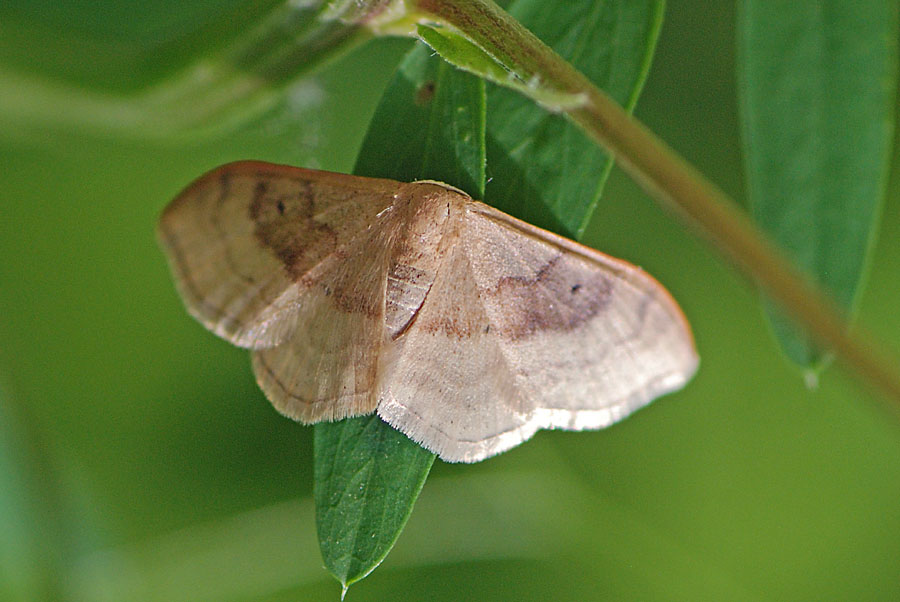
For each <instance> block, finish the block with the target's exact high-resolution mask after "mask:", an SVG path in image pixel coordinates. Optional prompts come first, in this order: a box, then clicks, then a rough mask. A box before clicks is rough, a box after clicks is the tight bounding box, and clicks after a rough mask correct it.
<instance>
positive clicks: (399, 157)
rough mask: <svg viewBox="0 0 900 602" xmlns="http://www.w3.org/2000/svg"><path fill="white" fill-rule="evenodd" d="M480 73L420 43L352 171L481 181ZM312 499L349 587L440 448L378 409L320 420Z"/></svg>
mask: <svg viewBox="0 0 900 602" xmlns="http://www.w3.org/2000/svg"><path fill="white" fill-rule="evenodd" d="M484 117H485V94H484V82H482V81H481V80H480V79H478V78H476V77H473V76H471V75H468V74H466V73H463V72H461V71H457V70H456V69H454V68H452V67H451V66H449V65H447V64H446V63H445V62H444V61H442V60H440V59H439V58H437V57H434V56H431V52H430V51H429V50H428V49H427V48H425V47H424V46H418V47H416V48H414V49H413V50H412V51H411V52H410V53H409V54H408V55H407V57H406V58H405V59H404V61H403V64H402V65H401V66H400V69H399V70H398V73H397V75H396V77H395V78H394V80H393V81H392V82H391V84H390V85H389V86H388V89H387V90H386V91H385V93H384V96H383V97H382V100H381V104H380V106H379V107H378V109H377V111H376V113H375V116H374V118H373V119H372V122H371V124H370V126H369V131H368V133H367V135H366V139H365V141H364V142H363V146H362V150H361V151H360V154H359V157H358V160H357V164H356V168H355V169H354V173H356V174H357V175H365V176H373V177H383V178H393V179H396V180H401V181H411V180H414V179H426V178H427V179H434V180H442V181H444V182H447V183H448V184H452V185H453V186H456V187H458V188H461V189H463V190H465V191H467V192H468V193H470V194H472V195H473V196H476V197H480V196H481V193H482V192H483V190H484V157H485V151H484V149H485V145H484ZM315 428H316V433H315V500H316V524H317V526H318V532H319V547H320V548H321V551H322V557H323V559H324V560H325V566H326V567H327V568H328V570H329V571H330V572H331V573H332V574H333V575H334V576H335V577H337V578H338V580H339V581H340V582H341V583H342V584H343V585H344V587H345V588H346V587H347V586H349V585H350V584H352V583H353V582H355V581H358V580H360V579H362V578H363V577H365V576H366V575H368V574H369V573H370V572H371V571H372V570H373V569H374V568H375V567H377V566H378V564H379V563H381V561H382V560H384V558H385V556H386V555H387V553H388V552H389V551H390V549H391V547H392V546H393V545H394V542H395V541H396V540H397V537H398V536H399V534H400V531H401V530H402V529H403V526H404V525H405V524H406V520H407V518H409V514H410V512H412V507H413V504H414V503H415V501H416V498H417V497H418V495H419V492H420V491H421V488H422V485H423V484H424V483H425V478H426V477H427V476H428V471H429V470H430V468H431V464H432V463H433V462H434V455H433V454H431V453H430V452H428V451H427V450H425V449H424V448H422V447H420V446H419V445H418V444H416V443H415V442H413V441H412V440H410V439H408V438H407V437H406V436H405V435H403V434H402V433H400V432H399V431H396V430H394V429H393V428H391V427H390V426H388V425H387V424H385V423H384V422H382V421H381V420H380V419H379V418H378V417H377V416H366V417H361V418H354V419H350V420H344V421H342V422H337V423H331V424H319V425H316V427H315Z"/></svg>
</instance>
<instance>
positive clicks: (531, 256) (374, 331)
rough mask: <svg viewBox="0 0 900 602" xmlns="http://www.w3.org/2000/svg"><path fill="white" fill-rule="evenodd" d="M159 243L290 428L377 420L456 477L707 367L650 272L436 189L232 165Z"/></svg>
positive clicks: (196, 304) (184, 201)
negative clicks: (242, 353)
mask: <svg viewBox="0 0 900 602" xmlns="http://www.w3.org/2000/svg"><path fill="white" fill-rule="evenodd" d="M159 237H160V240H161V243H162V246H163V248H164V249H165V251H166V253H167V255H168V259H169V263H170V266H171V268H172V271H173V272H174V274H175V281H176V283H177V285H178V290H179V292H180V293H181V296H182V297H183V298H184V301H185V303H186V304H187V308H188V310H189V311H190V312H191V314H193V315H194V316H195V317H196V318H197V319H198V320H200V321H201V322H202V323H203V324H204V325H205V326H206V327H207V328H209V329H210V330H212V331H213V332H214V333H216V334H217V335H219V336H220V337H222V338H225V339H227V340H229V341H231V342H232V343H234V344H235V345H239V346H241V347H247V348H249V349H252V350H253V370H254V372H255V373H256V378H257V381H258V382H259V385H260V387H262V390H263V391H264V392H265V394H266V395H267V396H268V398H269V399H270V400H271V401H272V403H273V404H274V405H275V407H276V408H277V409H278V410H279V411H280V412H281V413H283V414H285V415H286V416H289V417H291V418H294V419H296V420H299V421H301V422H304V423H313V422H319V421H323V420H338V419H341V418H345V417H348V416H357V415H361V414H369V413H371V412H378V415H379V416H380V417H381V418H382V419H384V420H385V421H386V422H388V423H389V424H390V425H392V426H393V427H395V428H397V429H399V430H400V431H402V432H404V433H406V434H407V435H408V436H409V437H411V438H412V439H414V440H415V441H418V442H419V443H421V444H422V445H423V446H424V447H426V448H427V449H429V450H431V451H433V452H435V453H437V454H438V455H439V456H440V457H441V458H442V459H444V460H447V461H451V462H459V461H462V462H476V461H479V460H483V459H485V458H487V457H489V456H492V455H494V454H498V453H500V452H502V451H504V450H507V449H509V448H511V447H514V446H516V445H518V444H519V443H521V442H523V441H525V440H526V439H528V438H530V437H531V436H532V435H534V433H535V432H536V431H537V430H538V429H542V428H544V429H546V428H561V429H571V430H582V429H598V428H603V427H605V426H608V425H610V424H612V423H613V422H616V421H618V420H621V419H622V418H624V417H625V416H627V415H628V414H629V413H631V412H632V411H634V410H636V409H637V408H640V407H641V406H643V405H645V404H647V403H649V402H650V401H651V400H653V399H654V398H655V397H658V396H659V395H662V394H664V393H668V392H671V391H674V390H676V389H679V388H681V387H682V386H683V385H684V384H685V383H686V382H687V381H688V380H689V379H690V378H691V377H692V376H693V374H694V372H695V371H696V368H697V363H698V358H697V354H696V351H695V349H694V342H693V338H692V335H691V331H690V327H689V326H688V324H687V322H686V320H685V318H684V316H683V315H682V313H681V311H680V310H679V308H678V306H677V305H676V303H675V301H674V300H673V299H672V298H671V297H670V296H669V294H668V293H667V292H666V290H665V289H664V288H663V287H662V285H660V284H659V283H658V282H657V281H656V280H654V279H653V278H652V277H650V276H649V275H647V274H646V273H645V272H643V271H642V270H641V269H639V268H637V267H635V266H633V265H631V264H629V263H626V262H624V261H622V260H619V259H614V258H612V257H609V256H607V255H604V254H602V253H599V252H597V251H594V250H593V249H589V248H587V247H584V246H582V245H579V244H577V243H575V242H572V241H570V240H568V239H565V238H562V237H560V236H556V235H554V234H551V233H550V232H546V231H544V230H541V229H539V228H536V227H534V226H530V225H528V224H526V223H524V222H522V221H519V220H517V219H515V218H513V217H510V216H509V215H506V214H505V213H501V212H500V211H497V210H496V209H493V208H491V207H489V206H488V205H485V204H483V203H480V202H478V201H474V200H472V199H471V198H470V197H469V196H468V195H466V194H465V193H463V192H462V191H460V190H457V189H456V188H453V187H452V186H448V185H447V184H442V183H439V182H431V181H422V182H414V183H411V184H404V183H400V182H394V181H391V180H381V179H373V178H363V177H357V176H350V175H343V174H337V173H329V172H324V171H313V170H308V169H302V168H298V167H287V166H282V165H272V164H268V163H260V162H253V161H246V162H238V163H231V164H228V165H224V166H222V167H219V168H217V169H214V170H213V171H211V172H209V173H207V174H206V175H204V176H202V177H201V178H199V179H198V180H197V181H196V182H194V183H193V184H191V185H190V186H188V187H187V189H185V190H184V191H183V192H182V193H181V194H179V195H178V197H177V198H175V200H173V201H172V203H171V204H170V205H169V206H168V207H167V208H166V210H165V211H164V213H163V215H162V218H161V219H160V225H159Z"/></svg>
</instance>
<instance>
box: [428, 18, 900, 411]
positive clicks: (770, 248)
mask: <svg viewBox="0 0 900 602" xmlns="http://www.w3.org/2000/svg"><path fill="white" fill-rule="evenodd" d="M412 4H413V5H414V8H413V10H415V11H417V12H420V13H422V14H424V15H426V16H430V17H431V18H433V19H434V20H435V21H436V22H438V23H441V24H446V25H450V26H452V27H454V28H455V29H457V30H458V31H459V32H460V33H462V34H463V35H465V36H466V37H467V38H469V39H470V40H472V41H473V42H474V43H476V44H477V45H478V46H480V47H481V49H482V50H484V51H485V52H486V53H487V54H488V55H490V56H491V57H492V58H493V59H494V60H496V61H497V62H498V63H500V64H501V65H503V67H505V68H506V69H507V70H508V71H509V72H510V74H511V75H513V76H515V78H516V79H517V80H518V82H519V84H521V83H523V82H524V83H526V84H527V86H526V88H532V89H534V90H535V93H534V95H533V98H535V100H536V101H538V102H541V99H542V98H543V99H546V98H548V97H552V96H553V95H554V94H559V93H562V94H565V95H572V96H580V98H581V99H583V102H580V103H575V104H571V103H568V104H566V105H558V106H550V105H548V104H547V103H546V102H544V104H545V106H547V108H548V109H550V110H554V111H557V112H560V113H562V114H564V115H566V116H567V117H568V118H569V119H570V120H572V121H573V122H574V123H576V124H578V125H579V126H580V127H581V128H583V129H584V131H585V132H586V133H587V134H588V135H589V136H590V137H591V138H593V139H594V140H596V141H597V142H598V143H600V144H601V145H603V146H604V147H605V148H606V149H607V150H608V151H610V152H611V153H612V154H613V155H614V156H615V158H616V159H617V160H618V161H619V162H620V164H621V165H622V167H623V168H624V169H625V170H626V171H627V172H628V173H629V174H630V175H631V176H632V177H633V178H634V179H635V180H636V181H637V182H638V183H639V184H640V185H641V186H643V187H644V188H645V189H646V190H647V192H648V193H650V194H651V195H652V196H653V197H654V198H655V199H657V201H660V202H662V204H663V205H664V206H665V207H667V208H669V209H670V210H673V211H674V212H675V213H676V214H678V215H679V216H680V217H682V218H683V219H685V221H687V222H688V223H689V225H690V226H692V227H693V228H694V229H696V230H697V231H699V232H700V233H701V234H702V235H703V236H705V237H706V238H707V239H708V240H709V241H711V242H712V243H713V245H714V246H715V248H717V249H718V250H719V252H720V253H722V254H723V255H724V256H725V257H726V258H727V259H728V260H729V261H731V262H732V263H733V264H734V265H735V266H736V267H737V268H738V269H739V270H740V271H741V272H742V273H743V274H744V275H745V276H746V277H748V278H749V279H750V280H752V281H753V282H755V283H756V284H757V285H758V286H759V287H761V288H762V289H763V290H764V291H765V292H766V294H767V295H768V296H769V297H770V298H772V299H773V300H775V301H776V302H777V303H779V304H780V305H781V306H782V307H783V308H784V309H785V310H786V311H787V312H788V313H789V314H790V315H791V316H792V317H793V318H794V319H795V320H796V321H797V322H798V323H799V324H801V325H802V326H804V327H805V328H806V329H807V330H808V331H809V332H810V334H811V335H812V336H813V337H814V338H816V339H817V340H818V342H819V343H821V344H822V345H823V346H825V347H827V348H831V349H833V350H834V352H835V354H836V355H837V356H838V357H840V358H842V359H843V360H844V361H845V362H847V363H848V364H849V365H851V366H852V367H853V368H854V369H855V370H856V371H857V372H858V373H859V375H860V376H861V377H862V378H863V379H865V380H866V381H867V382H869V383H871V384H873V385H875V386H876V387H878V388H880V389H881V390H882V391H883V392H885V393H886V394H887V395H888V396H889V397H890V398H891V399H892V400H893V401H894V403H892V404H890V408H889V409H890V410H891V411H892V412H893V413H894V414H895V415H896V416H898V417H900V379H898V375H897V373H896V372H895V371H894V370H893V365H894V363H893V362H890V363H889V362H888V361H886V360H884V359H882V357H881V354H880V353H878V352H876V351H875V349H876V347H875V346H874V345H873V344H872V343H871V342H870V341H869V338H868V337H865V336H863V335H862V334H861V333H860V332H856V334H855V335H851V334H850V332H849V330H848V326H847V322H846V321H845V320H844V319H843V317H842V314H841V312H840V311H839V310H838V309H837V307H836V305H835V304H834V303H833V302H832V301H831V300H830V299H829V298H827V297H826V296H825V295H824V294H822V292H821V291H819V290H818V288H817V287H816V286H815V285H814V284H813V283H812V282H811V281H810V280H809V279H808V278H807V277H806V276H805V275H804V274H803V273H802V272H800V271H799V270H798V269H797V268H796V267H794V266H793V265H792V264H791V263H790V262H789V261H788V260H787V259H785V257H784V256H783V255H782V254H781V253H780V252H779V251H778V250H777V248H776V247H775V246H774V245H773V244H772V243H770V242H769V240H768V238H767V237H766V236H765V235H764V234H763V233H762V232H761V231H760V230H759V229H758V228H757V227H756V226H755V225H754V224H753V223H752V222H751V221H750V219H749V218H748V217H747V216H746V214H745V213H744V212H743V211H741V210H740V209H739V208H738V206H737V205H736V204H735V202H734V201H732V200H731V199H730V198H729V197H728V196H727V195H726V194H725V193H724V192H723V191H722V190H720V189H719V188H718V187H716V186H715V185H713V184H712V183H710V182H708V181H707V180H706V179H705V178H704V177H703V176H702V175H701V174H700V173H699V172H698V171H697V170H696V169H694V168H693V167H691V166H690V165H689V164H688V163H687V162H686V161H684V160H683V159H682V158H681V157H679V156H678V155H677V154H676V153H675V152H674V151H673V150H672V149H670V148H669V147H668V146H667V145H666V144H665V143H664V142H662V141H661V140H660V139H659V138H657V137H656V136H655V135H654V134H652V133H651V132H650V131H649V130H647V128H645V127H644V126H642V125H641V124H640V123H639V122H638V121H637V120H635V119H634V118H632V117H631V116H629V115H628V114H627V113H626V112H625V111H624V110H623V109H622V108H621V107H619V106H618V105H617V104H616V103H615V102H614V101H613V100H612V99H611V98H609V97H608V96H607V95H606V94H604V93H603V92H601V91H600V90H598V89H597V88H596V87H595V86H594V85H593V84H592V83H591V82H590V81H589V80H588V79H587V78H586V77H584V76H583V75H582V74H581V73H579V72H578V71H577V70H576V69H575V68H574V67H572V66H571V65H570V64H569V63H567V62H566V61H565V60H563V59H562V58H561V57H560V56H559V55H557V54H556V53H555V52H554V51H553V50H551V49H550V48H549V47H547V46H546V45H544V44H543V43H542V42H541V41H540V40H539V39H538V38H536V37H535V36H534V35H533V34H531V33H530V32H529V31H528V30H526V29H525V28H524V27H523V26H522V25H521V24H519V23H518V21H516V20H515V19H513V18H512V17H510V16H509V15H508V14H507V13H506V12H504V11H503V10H502V9H500V8H499V7H498V6H497V5H496V4H494V3H493V2H491V1H490V0H412ZM516 89H518V90H520V91H521V90H522V89H523V88H522V86H521V85H518V86H516ZM548 91H549V92H551V93H552V94H550V95H549V96H548V95H547V94H546V92H548ZM540 92H544V94H543V95H542V94H540Z"/></svg>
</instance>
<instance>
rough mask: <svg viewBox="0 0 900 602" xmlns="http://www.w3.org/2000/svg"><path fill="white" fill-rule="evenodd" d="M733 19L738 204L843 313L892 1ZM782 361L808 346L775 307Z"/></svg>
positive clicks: (884, 102) (873, 175)
mask: <svg viewBox="0 0 900 602" xmlns="http://www.w3.org/2000/svg"><path fill="white" fill-rule="evenodd" d="M741 7H742V11H741V15H740V19H739V20H738V25H739V34H740V44H739V50H740V54H739V61H740V63H739V66H740V69H739V73H740V87H739V92H740V98H741V101H742V105H743V115H742V117H743V124H742V125H743V130H744V144H745V149H746V159H747V183H748V187H749V193H750V201H751V203H750V207H751V209H752V212H753V216H754V218H755V219H756V220H757V222H758V223H759V224H760V225H761V226H762V227H763V228H764V229H766V230H767V231H768V232H770V233H771V235H772V236H773V237H774V239H775V240H776V241H777V242H778V243H779V244H780V245H781V246H782V247H783V248H784V249H785V250H786V251H787V252H788V253H789V255H790V256H791V257H792V258H793V259H794V260H795V261H796V262H797V263H798V264H799V265H800V266H801V267H802V268H803V269H804V270H805V271H806V272H807V273H808V274H809V275H811V276H812V277H813V278H814V279H815V280H816V281H817V282H819V283H820V284H821V285H822V286H823V287H824V288H825V289H826V290H827V291H828V292H829V293H831V294H832V295H833V297H834V299H835V300H836V301H837V302H838V303H839V304H840V305H841V306H842V307H844V308H846V309H847V310H848V313H850V310H851V308H852V306H853V302H854V299H856V298H857V297H858V292H859V290H860V285H861V283H862V280H863V273H864V267H865V263H866V257H867V255H868V253H869V250H870V249H871V248H872V246H873V241H874V239H875V237H876V233H877V225H878V223H877V219H878V216H879V213H880V209H881V206H882V204H883V201H884V190H885V186H886V182H887V165H888V158H889V153H890V149H891V139H892V133H893V123H894V119H893V116H894V109H895V105H896V99H895V94H896V86H897V25H898V20H897V13H898V8H897V7H898V5H897V3H896V2H894V1H893V0H865V1H863V2H854V3H852V4H848V3H844V2H838V1H825V2H789V3H780V2H770V1H768V0H745V1H744V2H743V3H742V4H741ZM769 314H770V318H771V320H772V325H773V327H774V329H775V333H776V334H777V335H778V338H779V340H780V341H781V344H782V346H783V347H784V350H785V351H786V352H787V354H788V356H789V357H790V358H791V359H793V360H794V361H795V362H797V363H798V364H800V365H802V366H804V367H809V368H817V367H818V366H819V365H820V364H821V362H822V361H823V354H822V351H821V350H820V349H818V348H817V347H816V346H814V345H813V344H812V343H811V342H809V340H808V339H807V337H805V336H804V335H803V333H801V332H798V331H797V330H796V328H795V327H794V326H793V325H792V323H791V322H790V321H789V320H787V319H786V318H784V317H783V316H782V315H781V314H780V313H779V312H778V311H777V310H774V309H770V312H769Z"/></svg>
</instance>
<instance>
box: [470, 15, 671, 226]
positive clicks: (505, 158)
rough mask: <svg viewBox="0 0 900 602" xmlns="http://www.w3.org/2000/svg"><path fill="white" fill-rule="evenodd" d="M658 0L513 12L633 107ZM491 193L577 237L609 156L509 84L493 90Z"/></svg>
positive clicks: (492, 198) (500, 202)
mask: <svg viewBox="0 0 900 602" xmlns="http://www.w3.org/2000/svg"><path fill="white" fill-rule="evenodd" d="M662 11H663V2H662V1H659V0H612V1H610V0H605V1H581V2H545V1H543V0H519V1H518V2H516V3H514V4H513V6H512V7H511V8H510V13H511V14H512V15H513V16H514V17H516V18H517V19H518V20H519V21H520V22H521V23H522V24H523V25H525V26H526V27H528V28H529V29H530V30H531V31H532V32H533V33H535V34H536V35H537V36H538V37H539V38H540V39H541V40H542V41H543V42H545V43H546V44H547V45H549V46H550V47H552V48H553V49H554V50H555V51H556V52H558V53H559V54H560V55H561V56H562V57H563V58H565V59H566V60H567V61H569V62H570V63H571V64H572V65H573V66H574V67H575V68H577V69H579V70H580V71H581V72H582V73H584V75H586V76H587V77H588V78H589V79H590V80H591V81H592V82H593V83H594V84H596V85H597V86H598V87H599V88H601V89H603V90H604V91H606V92H607V93H608V94H610V95H611V96H612V98H613V99H614V100H616V101H617V102H619V103H620V104H622V105H623V106H624V107H625V108H626V109H628V110H629V111H630V110H631V109H632V108H633V107H634V104H635V102H636V101H637V97H638V94H639V92H640V90H641V87H642V86H643V84H644V80H645V79H646V76H647V72H648V70H649V66H650V59H651V57H652V54H653V50H654V48H655V45H656V39H657V36H658V33H659V28H660V23H661V20H662ZM488 117H489V120H488V133H487V146H488V159H489V161H490V163H489V172H490V173H489V175H490V178H491V179H490V182H489V185H488V187H487V190H486V195H487V200H488V201H489V202H490V203H491V204H492V205H495V206H496V207H498V208H499V209H501V210H503V211H506V212H507V213H511V214H512V215H515V216H516V217H518V218H520V219H523V220H525V221H528V222H530V223H533V224H535V225H537V226H540V227H543V228H547V229H549V230H553V231H556V232H558V233H560V234H564V235H567V236H574V237H579V236H581V234H582V233H583V232H584V229H585V227H586V226H587V223H588V220H589V219H590V216H591V214H592V213H593V210H594V208H595V207H596V204H597V201H598V199H599V197H600V193H601V190H602V188H603V185H604V183H605V182H606V178H607V177H608V175H609V172H610V170H611V169H612V160H611V159H610V157H609V156H608V155H607V154H606V153H605V152H604V151H602V150H601V149H600V148H599V147H598V146H597V144H596V143H595V142H594V141H592V140H590V139H589V138H588V137H587V136H585V134H584V133H583V132H582V130H581V129H579V128H578V127H576V126H574V125H573V124H571V123H569V122H568V121H566V120H564V119H563V118H562V117H560V116H558V115H554V114H552V113H548V112H547V111H546V110H545V109H542V108H541V107H539V106H537V105H536V104H535V103H534V101H533V100H531V99H529V98H526V97H524V96H522V95H520V94H518V93H516V92H514V91H512V90H507V89H502V88H497V89H493V88H492V89H491V90H490V92H489V94H488Z"/></svg>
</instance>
